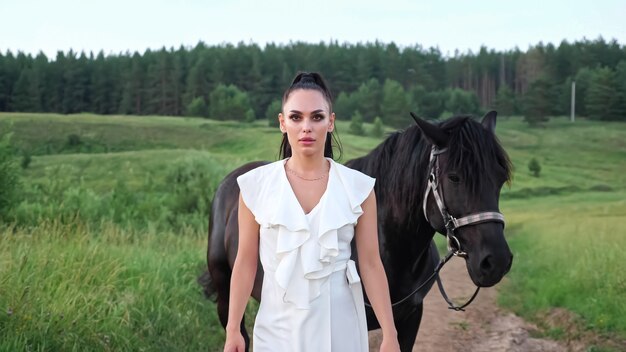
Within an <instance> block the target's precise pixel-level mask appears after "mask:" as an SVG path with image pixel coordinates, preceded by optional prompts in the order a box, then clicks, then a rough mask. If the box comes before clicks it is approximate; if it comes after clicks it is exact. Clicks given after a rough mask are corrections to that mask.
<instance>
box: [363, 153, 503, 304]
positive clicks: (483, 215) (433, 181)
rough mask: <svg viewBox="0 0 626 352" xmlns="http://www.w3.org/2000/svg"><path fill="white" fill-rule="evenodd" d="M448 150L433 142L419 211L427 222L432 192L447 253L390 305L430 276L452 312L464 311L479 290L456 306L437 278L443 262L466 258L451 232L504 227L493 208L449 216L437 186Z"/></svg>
mask: <svg viewBox="0 0 626 352" xmlns="http://www.w3.org/2000/svg"><path fill="white" fill-rule="evenodd" d="M447 151H448V148H443V149H439V148H437V146H435V145H433V146H432V148H431V151H430V160H429V162H428V182H427V185H426V192H425V193H424V200H423V203H422V211H423V212H424V217H425V218H426V221H428V222H430V220H429V219H428V214H427V212H426V204H427V203H428V196H429V195H430V194H431V193H432V194H433V197H434V198H435V202H436V203H437V208H439V212H440V213H441V216H442V218H443V223H444V226H445V228H446V238H447V240H448V253H447V254H446V255H445V257H443V258H442V259H441V260H440V261H439V264H437V267H436V268H435V270H434V271H433V273H432V274H431V275H430V276H429V277H428V278H427V279H426V280H425V281H424V282H423V283H422V284H421V285H419V286H418V287H417V288H416V289H415V290H413V292H411V293H410V294H409V295H407V296H406V297H404V298H403V299H401V300H399V301H397V302H395V303H393V304H392V305H391V306H392V307H395V306H397V305H399V304H402V303H404V302H405V301H406V300H408V299H409V298H410V297H412V296H413V295H414V294H416V293H417V292H418V291H419V290H420V289H422V288H423V287H424V286H425V285H427V284H428V283H429V282H431V280H432V279H433V278H436V280H437V286H438V287H439V292H441V295H442V296H443V298H444V299H445V300H446V302H447V303H448V309H452V310H455V311H463V310H465V307H467V306H468V305H469V304H470V303H472V301H474V298H476V296H477V295H478V291H480V287H476V291H474V294H473V295H472V297H470V299H469V300H468V301H467V302H465V303H464V304H462V305H455V304H454V303H453V302H452V301H451V300H450V298H448V295H447V294H446V291H445V289H444V288H443V283H442V282H441V278H440V277H439V271H440V270H441V268H443V266H444V264H446V263H447V262H448V261H449V260H450V259H451V258H452V257H453V256H455V257H460V258H467V252H465V251H463V250H462V249H461V242H459V239H458V238H456V236H455V233H454V231H455V230H456V229H458V228H459V227H463V226H467V225H471V224H478V223H483V222H500V223H502V225H503V226H504V224H505V222H504V215H502V213H499V212H496V211H483V212H478V213H474V214H470V215H467V216H464V217H462V218H458V219H457V218H455V217H454V216H452V215H451V214H450V213H449V212H448V209H447V208H446V205H445V203H444V201H443V197H442V196H441V189H440V187H439V185H440V184H439V177H438V176H439V159H438V157H439V155H441V154H443V153H445V152H447ZM365 305H366V306H370V307H371V305H369V304H368V303H365Z"/></svg>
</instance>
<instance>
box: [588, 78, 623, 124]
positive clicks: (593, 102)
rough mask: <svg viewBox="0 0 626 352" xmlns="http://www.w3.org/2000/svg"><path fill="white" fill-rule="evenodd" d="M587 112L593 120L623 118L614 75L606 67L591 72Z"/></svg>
mask: <svg viewBox="0 0 626 352" xmlns="http://www.w3.org/2000/svg"><path fill="white" fill-rule="evenodd" d="M586 99H587V101H586V105H587V112H588V113H589V118H590V119H593V120H620V119H622V118H623V116H622V112H621V111H620V110H621V107H620V97H619V93H618V86H617V82H616V81H615V73H614V72H613V70H611V69H610V68H608V67H601V68H597V69H595V70H593V74H592V76H591V80H590V82H589V91H588V92H587V97H586Z"/></svg>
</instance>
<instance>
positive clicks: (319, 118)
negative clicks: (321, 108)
mask: <svg viewBox="0 0 626 352" xmlns="http://www.w3.org/2000/svg"><path fill="white" fill-rule="evenodd" d="M323 119H324V115H315V116H313V120H315V121H321V120H323Z"/></svg>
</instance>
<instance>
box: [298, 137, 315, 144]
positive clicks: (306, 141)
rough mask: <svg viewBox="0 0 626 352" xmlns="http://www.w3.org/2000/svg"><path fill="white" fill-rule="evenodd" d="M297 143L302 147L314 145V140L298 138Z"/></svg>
mask: <svg viewBox="0 0 626 352" xmlns="http://www.w3.org/2000/svg"><path fill="white" fill-rule="evenodd" d="M298 141H299V142H300V144H304V145H311V144H313V143H315V139H313V138H300V139H299V140H298Z"/></svg>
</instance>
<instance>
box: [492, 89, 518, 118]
mask: <svg viewBox="0 0 626 352" xmlns="http://www.w3.org/2000/svg"><path fill="white" fill-rule="evenodd" d="M494 108H495V109H496V111H498V114H499V115H500V116H512V115H513V114H515V95H513V91H512V90H511V88H509V86H507V85H504V86H501V87H500V89H498V94H497V95H496V101H495V104H494Z"/></svg>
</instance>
